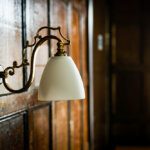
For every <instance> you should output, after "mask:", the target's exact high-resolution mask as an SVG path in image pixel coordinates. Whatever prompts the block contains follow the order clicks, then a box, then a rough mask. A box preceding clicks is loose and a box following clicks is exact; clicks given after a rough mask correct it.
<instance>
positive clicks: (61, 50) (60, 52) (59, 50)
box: [55, 42, 67, 56]
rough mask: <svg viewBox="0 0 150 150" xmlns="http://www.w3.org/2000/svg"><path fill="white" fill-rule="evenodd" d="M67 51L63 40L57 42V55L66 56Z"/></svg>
mask: <svg viewBox="0 0 150 150" xmlns="http://www.w3.org/2000/svg"><path fill="white" fill-rule="evenodd" d="M66 55H67V53H66V51H65V50H64V43H63V42H58V43H57V53H56V54H55V56H66Z"/></svg>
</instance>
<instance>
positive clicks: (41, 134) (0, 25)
mask: <svg viewBox="0 0 150 150" xmlns="http://www.w3.org/2000/svg"><path fill="white" fill-rule="evenodd" d="M86 8H87V3H86V0H80V1H79V0H2V1H1V2H0V35H1V37H0V41H1V42H0V64H1V65H3V66H4V67H6V66H10V65H11V64H12V62H13V60H17V61H18V62H21V57H22V47H23V46H24V44H25V41H26V40H27V39H28V40H29V41H30V42H31V43H32V42H33V36H34V35H35V33H36V31H37V29H38V28H40V27H41V26H47V25H49V26H54V27H56V26H61V27H62V32H63V34H64V35H66V36H67V37H68V38H69V39H70V40H71V46H70V51H69V54H70V55H71V56H72V57H73V59H74V61H75V63H76V64H77V67H78V69H79V70H80V73H81V75H82V78H83V81H84V86H85V90H86V99H85V100H84V101H82V100H79V101H78V100H74V101H60V102H51V103H43V102H37V88H36V87H37V86H38V85H39V80H40V77H41V74H42V71H43V68H44V66H45V64H46V62H47V60H48V57H49V56H50V55H54V53H55V52H56V51H55V46H54V45H55V42H54V41H52V42H51V41H50V42H48V43H49V44H50V45H51V46H50V45H49V44H48V43H45V44H44V45H42V46H41V48H40V50H39V52H38V55H37V59H36V74H35V80H34V83H33V84H32V86H31V88H30V89H29V90H28V91H27V92H25V93H22V94H10V93H9V92H8V91H6V90H5V88H4V87H3V86H2V85H0V150H22V149H30V150H47V149H50V148H51V147H52V146H53V149H54V150H67V149H68V150H83V149H84V150H87V149H88V147H89V143H88V129H89V128H88V99H87V97H88V92H87V89H88V77H87V42H86V41H87V32H86V31H87V28H86V26H87V24H86V23H87V9H86ZM45 33H46V31H45ZM45 33H44V32H43V34H45ZM56 34H57V33H56ZM27 56H28V57H30V56H31V50H30V49H29V50H28V51H27ZM28 76H29V69H26V68H24V69H23V70H19V71H17V72H16V75H15V77H12V78H9V83H10V86H12V87H14V88H16V89H17V88H20V87H21V86H22V85H23V84H25V82H26V80H27V78H28Z"/></svg>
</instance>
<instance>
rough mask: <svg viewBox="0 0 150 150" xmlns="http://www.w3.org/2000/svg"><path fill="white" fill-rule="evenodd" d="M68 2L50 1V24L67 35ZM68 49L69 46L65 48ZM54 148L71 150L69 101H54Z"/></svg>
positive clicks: (54, 46) (52, 46)
mask: <svg viewBox="0 0 150 150" xmlns="http://www.w3.org/2000/svg"><path fill="white" fill-rule="evenodd" d="M67 7H68V6H67V4H66V3H65V2H64V1H61V0H51V1H50V12H51V13H50V18H51V21H50V25H51V26H53V27H58V26H61V31H62V33H63V35H64V36H65V37H67ZM51 33H52V34H54V35H57V36H59V37H60V35H59V34H58V32H56V31H52V32H51ZM65 49H67V47H66V48H65ZM56 50H57V47H56V41H55V40H52V41H51V55H52V56H53V55H54V54H55V53H56ZM52 109H53V148H54V150H59V149H62V150H67V149H68V150H69V147H68V139H69V136H68V135H69V133H68V128H69V126H68V113H69V112H68V105H67V102H63V101H62V102H54V103H53V107H52Z"/></svg>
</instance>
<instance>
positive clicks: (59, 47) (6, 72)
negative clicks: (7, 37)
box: [0, 26, 70, 93]
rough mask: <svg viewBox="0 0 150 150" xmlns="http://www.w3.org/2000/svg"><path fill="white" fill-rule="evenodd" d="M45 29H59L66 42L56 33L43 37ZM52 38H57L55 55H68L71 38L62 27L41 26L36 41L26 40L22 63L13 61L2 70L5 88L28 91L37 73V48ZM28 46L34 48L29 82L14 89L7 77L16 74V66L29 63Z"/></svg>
mask: <svg viewBox="0 0 150 150" xmlns="http://www.w3.org/2000/svg"><path fill="white" fill-rule="evenodd" d="M44 29H47V30H58V31H59V34H60V36H61V38H62V39H63V40H65V42H63V41H62V40H61V39H60V38H59V37H57V36H55V35H46V36H44V37H42V35H40V32H41V31H42V30H44ZM51 39H54V40H57V53H56V54H55V55H56V56H61V55H66V52H65V51H64V46H65V45H69V44H70V40H68V39H66V38H65V37H64V36H63V35H62V33H61V28H60V27H57V28H53V27H46V26H44V27H41V28H40V29H39V30H38V31H37V33H36V36H35V37H34V42H33V43H32V44H29V42H28V41H27V42H26V46H25V48H24V50H23V59H22V63H21V64H20V65H18V64H17V62H16V61H14V62H13V66H11V67H7V68H6V69H4V71H0V79H1V78H2V80H3V84H4V86H5V88H6V89H7V90H8V91H10V92H12V93H21V92H24V91H26V90H27V89H28V88H29V87H30V85H31V84H32V82H33V79H34V73H35V55H36V52H37V49H38V47H39V46H40V45H42V44H43V43H44V42H45V41H47V40H51ZM28 47H32V48H33V51H32V55H31V64H30V75H29V79H28V81H27V83H26V85H25V86H24V87H22V88H21V89H19V90H14V89H12V88H10V87H9V85H8V84H7V81H6V78H7V76H8V75H11V76H13V75H14V74H15V69H16V68H20V67H23V66H27V65H29V62H28V59H26V57H25V50H27V48H28Z"/></svg>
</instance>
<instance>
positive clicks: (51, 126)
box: [49, 102, 53, 150]
mask: <svg viewBox="0 0 150 150" xmlns="http://www.w3.org/2000/svg"><path fill="white" fill-rule="evenodd" d="M49 149H50V150H53V114H52V102H50V105H49Z"/></svg>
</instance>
